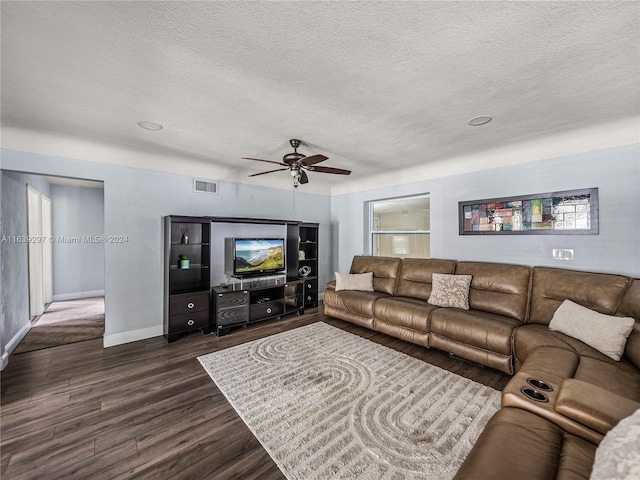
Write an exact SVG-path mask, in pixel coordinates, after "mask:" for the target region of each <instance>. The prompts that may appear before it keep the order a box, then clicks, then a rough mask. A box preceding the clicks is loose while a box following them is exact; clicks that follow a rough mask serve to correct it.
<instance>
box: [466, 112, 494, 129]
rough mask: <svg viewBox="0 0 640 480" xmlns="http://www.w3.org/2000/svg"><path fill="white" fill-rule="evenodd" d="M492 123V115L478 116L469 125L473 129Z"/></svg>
mask: <svg viewBox="0 0 640 480" xmlns="http://www.w3.org/2000/svg"><path fill="white" fill-rule="evenodd" d="M490 121H491V116H490V115H478V116H477V117H473V118H472V119H471V120H469V121H468V122H467V123H468V124H469V125H471V126H472V127H479V126H480V125H484V124H486V123H489V122H490Z"/></svg>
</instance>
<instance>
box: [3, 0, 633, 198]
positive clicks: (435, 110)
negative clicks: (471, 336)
mask: <svg viewBox="0 0 640 480" xmlns="http://www.w3.org/2000/svg"><path fill="white" fill-rule="evenodd" d="M638 25H639V3H638V2H637V1H634V2H570V1H563V2H537V1H534V2H510V1H502V2H480V1H477V2H457V1H450V2H424V1H423V2H388V1H384V2H374V1H369V2H315V1H305V2H168V1H167V2H151V1H148V2H124V1H123V2H120V1H110V2H80V1H74V2H56V1H49V2H12V1H2V71H1V73H2V126H3V128H4V129H8V130H7V131H16V130H19V131H22V130H24V131H32V132H37V133H39V134H47V135H53V136H63V137H71V138H77V139H81V140H82V141H85V142H92V143H96V144H102V143H106V144H109V145H112V146H113V145H115V146H118V147H123V148H125V149H127V150H132V151H137V152H140V153H141V157H143V155H142V154H145V155H146V156H144V158H150V159H153V158H154V157H158V158H161V157H162V158H164V157H168V158H171V162H174V165H173V168H171V170H173V171H176V170H178V169H179V164H180V162H185V170H187V167H186V165H191V164H192V163H193V161H194V160H195V161H201V162H206V164H207V165H211V166H212V168H211V172H212V175H213V174H214V173H215V174H216V175H217V178H223V179H228V180H234V181H249V182H252V183H259V184H263V185H270V186H276V187H283V186H287V185H290V182H291V179H290V177H289V176H288V175H287V172H278V173H274V174H271V175H265V176H260V177H256V178H254V179H247V175H249V174H251V173H257V172H260V171H263V170H268V169H269V167H270V166H269V165H267V164H260V163H257V162H249V161H245V160H241V159H240V157H242V156H253V157H260V158H268V159H273V160H280V158H281V157H282V155H283V154H285V153H288V152H289V151H291V148H290V147H289V144H288V139H290V138H300V139H302V140H303V142H304V144H303V146H302V147H301V148H300V151H301V152H303V153H307V154H310V153H324V154H326V155H327V156H329V157H330V160H328V161H327V162H325V163H324V164H323V165H327V166H335V167H340V168H347V169H351V170H352V171H353V173H352V175H351V176H350V177H342V176H335V175H323V174H318V173H316V174H313V173H312V174H310V179H311V184H310V185H309V186H304V187H301V188H305V187H309V188H311V186H312V185H315V187H316V189H317V188H320V187H326V188H329V186H331V185H340V184H341V182H358V181H363V180H364V179H365V178H366V177H368V176H370V175H376V174H377V175H380V174H382V173H385V172H389V171H390V170H393V169H403V168H406V167H409V166H413V165H416V166H417V165H420V166H424V165H429V164H430V163H435V162H441V161H443V160H444V159H448V158H453V157H457V156H461V155H468V154H470V153H472V152H477V151H481V150H486V149H491V148H495V147H496V146H499V145H506V144H512V143H514V142H521V141H526V140H528V139H532V138H536V137H541V136H544V135H548V134H551V133H554V134H555V133H558V132H563V131H568V130H573V129H580V128H584V127H588V126H592V125H597V124H600V123H605V122H608V121H615V120H619V119H624V118H629V117H634V116H636V117H637V116H638V115H639V109H640V99H639V93H640V81H639V78H640V69H639V63H640V46H639V45H640V43H639V40H640V34H639V26H638ZM479 114H490V115H492V116H493V117H494V120H493V121H492V122H491V123H489V124H487V125H486V126H483V127H470V126H468V125H467V121H468V120H469V119H470V118H471V117H473V116H476V115H479ZM140 120H148V121H152V122H157V123H160V124H162V125H163V126H164V128H163V130H161V131H159V132H151V131H147V130H143V129H141V128H140V127H138V126H137V122H138V121H140ZM3 137H4V134H3ZM4 140H5V138H3V142H4ZM78 156H79V157H80V158H82V152H78ZM147 163H148V164H147V165H146V166H148V167H149V168H157V166H154V164H153V161H151V162H147ZM175 163H177V164H178V165H175ZM135 166H144V165H135ZM264 167H266V168H264ZM187 173H188V172H187Z"/></svg>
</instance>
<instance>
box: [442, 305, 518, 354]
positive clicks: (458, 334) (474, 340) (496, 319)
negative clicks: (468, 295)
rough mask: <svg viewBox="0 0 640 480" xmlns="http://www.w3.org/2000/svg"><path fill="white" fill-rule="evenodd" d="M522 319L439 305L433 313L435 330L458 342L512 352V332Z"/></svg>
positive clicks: (486, 348) (500, 352)
mask: <svg viewBox="0 0 640 480" xmlns="http://www.w3.org/2000/svg"><path fill="white" fill-rule="evenodd" d="M519 325H521V323H520V322H519V321H518V320H515V319H513V318H509V317H503V316H502V315H496V314H493V313H487V312H481V311H477V310H460V309H457V308H438V309H437V310H434V311H433V313H432V314H431V332H432V333H434V334H438V335H440V336H442V337H445V338H447V339H450V340H453V341H455V342H458V343H462V344H466V345H471V346H473V347H477V348H481V349H483V350H488V351H491V352H495V353H498V354H502V355H509V356H511V335H512V333H513V330H514V329H515V328H516V327H518V326H519Z"/></svg>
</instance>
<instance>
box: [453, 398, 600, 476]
mask: <svg viewBox="0 0 640 480" xmlns="http://www.w3.org/2000/svg"><path fill="white" fill-rule="evenodd" d="M596 448H597V447H596V445H594V444H592V443H590V442H588V441H586V440H583V439H581V438H579V437H577V436H574V435H571V434H568V433H566V432H565V431H564V430H562V429H561V428H560V427H558V426H557V425H555V424H554V423H552V422H550V421H548V420H545V419H544V418H542V417H539V416H538V415H536V414H534V413H531V412H528V411H526V410H521V409H519V408H508V407H505V408H502V409H500V410H499V411H498V412H497V413H496V414H495V415H494V416H493V417H492V418H491V420H489V423H487V426H486V427H485V428H484V430H483V431H482V433H481V434H480V437H479V438H478V440H477V442H476V443H475V445H474V447H473V448H472V449H471V452H470V453H469V455H468V456H467V458H466V460H465V461H464V463H463V464H462V466H461V467H460V469H459V470H458V472H457V473H456V475H455V477H454V479H455V480H466V479H474V480H475V479H478V478H482V479H483V480H504V479H506V478H514V479H515V478H523V479H524V478H526V479H527V480H548V479H553V478H556V479H558V478H563V479H566V478H571V479H588V478H589V475H590V474H591V469H592V466H593V462H594V458H595V454H596Z"/></svg>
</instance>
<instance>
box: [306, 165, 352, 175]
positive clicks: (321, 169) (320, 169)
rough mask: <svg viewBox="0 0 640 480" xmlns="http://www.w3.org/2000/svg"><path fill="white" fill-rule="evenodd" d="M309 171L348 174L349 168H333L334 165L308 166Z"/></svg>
mask: <svg viewBox="0 0 640 480" xmlns="http://www.w3.org/2000/svg"><path fill="white" fill-rule="evenodd" d="M309 171H310V172H318V173H335V174H337V175H349V174H350V173H351V170H344V169H343V168H334V167H311V168H309Z"/></svg>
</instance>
